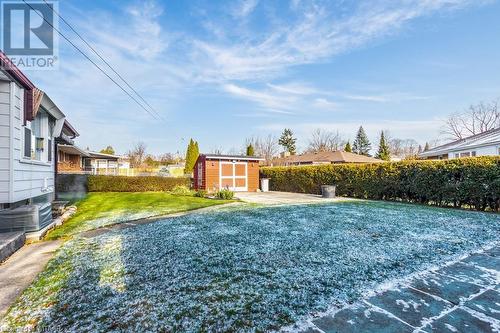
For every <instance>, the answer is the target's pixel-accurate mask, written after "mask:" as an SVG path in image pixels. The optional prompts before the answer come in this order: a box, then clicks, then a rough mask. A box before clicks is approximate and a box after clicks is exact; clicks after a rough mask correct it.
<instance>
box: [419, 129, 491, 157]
mask: <svg viewBox="0 0 500 333" xmlns="http://www.w3.org/2000/svg"><path fill="white" fill-rule="evenodd" d="M494 144H500V128H495V129H491V130H489V131H486V132H483V133H479V134H476V135H472V136H469V137H467V138H465V139H460V140H456V141H452V142H449V143H447V144H444V145H441V146H438V147H435V148H432V149H430V150H427V151H424V152H423V153H420V154H419V156H420V157H431V156H437V155H442V154H447V153H448V152H453V151H461V150H466V149H473V148H477V147H482V146H489V145H494Z"/></svg>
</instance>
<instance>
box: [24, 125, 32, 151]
mask: <svg viewBox="0 0 500 333" xmlns="http://www.w3.org/2000/svg"><path fill="white" fill-rule="evenodd" d="M24 157H28V158H31V130H30V129H29V128H27V127H25V128H24Z"/></svg>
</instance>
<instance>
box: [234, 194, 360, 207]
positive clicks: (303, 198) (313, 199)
mask: <svg viewBox="0 0 500 333" xmlns="http://www.w3.org/2000/svg"><path fill="white" fill-rule="evenodd" d="M236 198H238V199H240V200H242V201H245V202H248V203H253V204H260V205H293V204H307V203H327V202H338V201H346V200H354V199H349V198H343V197H339V198H331V199H326V198H322V197H321V196H320V195H315V194H306V193H290V192H274V191H271V192H237V193H236Z"/></svg>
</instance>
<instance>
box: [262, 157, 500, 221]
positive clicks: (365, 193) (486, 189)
mask: <svg viewBox="0 0 500 333" xmlns="http://www.w3.org/2000/svg"><path fill="white" fill-rule="evenodd" d="M261 176H262V177H265V178H270V179H271V180H270V188H271V190H274V191H286V192H300V193H315V194H319V193H320V191H321V189H320V186H321V185H326V184H335V185H337V193H338V195H340V196H349V197H355V198H365V199H377V200H396V201H405V202H415V203H422V204H432V205H438V206H452V207H464V208H472V209H477V210H485V209H487V208H490V209H492V210H495V211H498V210H499V208H500V158H498V157H479V158H461V159H453V160H443V161H402V162H393V163H377V164H330V165H320V166H297V167H266V168H262V169H261Z"/></svg>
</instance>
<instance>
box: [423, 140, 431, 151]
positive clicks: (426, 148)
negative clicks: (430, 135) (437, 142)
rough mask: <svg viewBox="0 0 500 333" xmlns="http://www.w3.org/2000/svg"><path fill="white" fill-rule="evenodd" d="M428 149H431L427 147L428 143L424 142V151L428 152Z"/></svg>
mask: <svg viewBox="0 0 500 333" xmlns="http://www.w3.org/2000/svg"><path fill="white" fill-rule="evenodd" d="M429 149H431V147H430V146H429V142H426V143H425V147H424V151H428V150H429Z"/></svg>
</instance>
